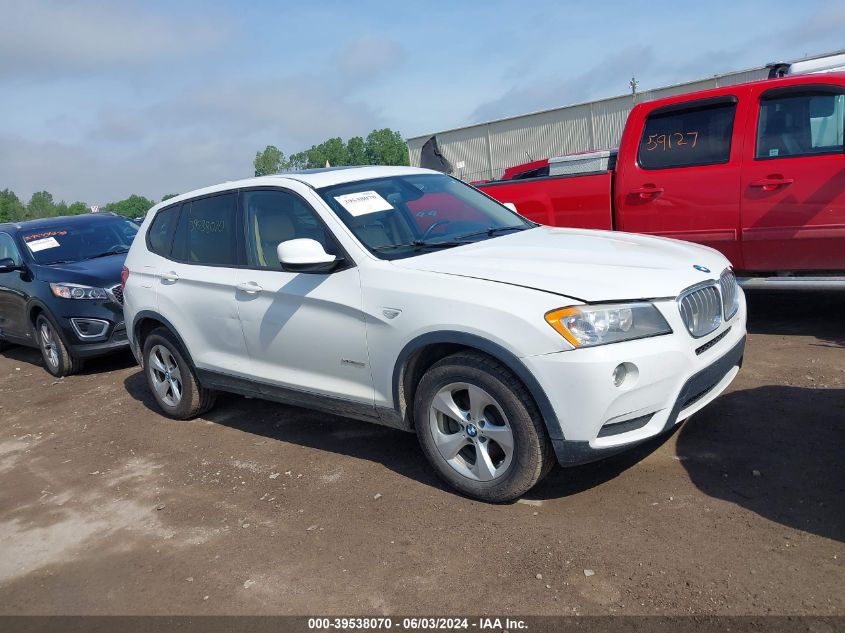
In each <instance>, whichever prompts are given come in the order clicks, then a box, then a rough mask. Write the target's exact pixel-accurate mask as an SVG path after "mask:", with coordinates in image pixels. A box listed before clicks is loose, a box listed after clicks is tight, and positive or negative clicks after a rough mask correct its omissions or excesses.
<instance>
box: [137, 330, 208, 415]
mask: <svg viewBox="0 0 845 633" xmlns="http://www.w3.org/2000/svg"><path fill="white" fill-rule="evenodd" d="M186 356H187V354H186V353H185V352H184V351H183V350H182V346H181V345H180V344H179V343H178V341H177V340H176V337H175V336H173V334H171V333H170V331H169V330H167V329H165V328H156V329H155V330H153V331H152V332H150V334H149V336H147V338H146V339H145V340H144V350H143V359H144V374H145V375H146V377H147V384H148V385H149V388H150V391H151V392H152V393H153V396H154V397H155V399H156V403H157V404H158V406H159V408H160V409H161V410H162V412H163V413H164V415H166V416H167V417H169V418H173V419H174V420H189V419H191V418H195V417H197V416H198V415H202V414H203V413H205V412H206V411H208V410H209V409H211V407H213V406H214V400H215V398H216V396H217V394H216V392H215V391H214V390H212V389H206V388H205V387H203V386H202V385H201V384H200V383H199V380H197V376H196V374H195V373H194V370H193V367H191V365H190V363H188V361H187V360H186Z"/></svg>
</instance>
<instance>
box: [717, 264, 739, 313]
mask: <svg viewBox="0 0 845 633" xmlns="http://www.w3.org/2000/svg"><path fill="white" fill-rule="evenodd" d="M719 285H720V286H721V287H722V308H723V310H724V311H725V320H726V321H727V320H728V319H730V318H731V317H732V316H733V315H734V314H736V311H737V308H738V307H739V302H738V301H737V287H736V277H735V276H734V274H733V271H732V270H731V269H730V268H728V269H726V270H725V272H723V273H722V276H721V277H719Z"/></svg>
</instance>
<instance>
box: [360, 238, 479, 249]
mask: <svg viewBox="0 0 845 633" xmlns="http://www.w3.org/2000/svg"><path fill="white" fill-rule="evenodd" d="M464 244H469V242H459V241H457V240H447V241H445V242H425V241H423V240H414V241H413V242H408V243H406V244H385V245H384V246H374V247H373V250H374V251H391V250H395V249H397V248H413V249H414V250H422V249H424V248H452V247H453V246H463V245H464Z"/></svg>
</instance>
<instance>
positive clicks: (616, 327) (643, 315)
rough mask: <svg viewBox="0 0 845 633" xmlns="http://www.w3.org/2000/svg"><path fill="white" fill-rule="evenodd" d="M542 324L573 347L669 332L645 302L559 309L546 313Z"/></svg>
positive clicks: (651, 307)
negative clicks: (550, 328) (546, 324)
mask: <svg viewBox="0 0 845 633" xmlns="http://www.w3.org/2000/svg"><path fill="white" fill-rule="evenodd" d="M546 322H547V323H548V324H549V325H551V326H552V327H553V328H554V329H555V330H556V331H557V332H558V334H560V335H561V336H563V338H565V339H566V340H567V341H569V342H570V343H572V345H574V346H575V347H594V346H596V345H607V344H608V343H618V342H620V341H630V340H632V339H637V338H646V337H649V336H659V335H661V334H671V333H672V328H671V327H669V324H668V323H667V322H666V319H664V318H663V315H662V314H660V310H658V309H657V308H655V307H654V305H652V304H651V303H647V302H640V303H616V304H604V305H595V306H589V305H584V306H573V307H570V308H560V309H559V310H552V311H551V312H547V313H546Z"/></svg>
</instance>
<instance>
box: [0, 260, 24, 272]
mask: <svg viewBox="0 0 845 633" xmlns="http://www.w3.org/2000/svg"><path fill="white" fill-rule="evenodd" d="M20 268H21V267H20V266H18V264H17V263H16V262H15V260H14V259H12V258H11V257H4V258H3V259H0V273H10V272H13V271H15V270H20Z"/></svg>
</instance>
